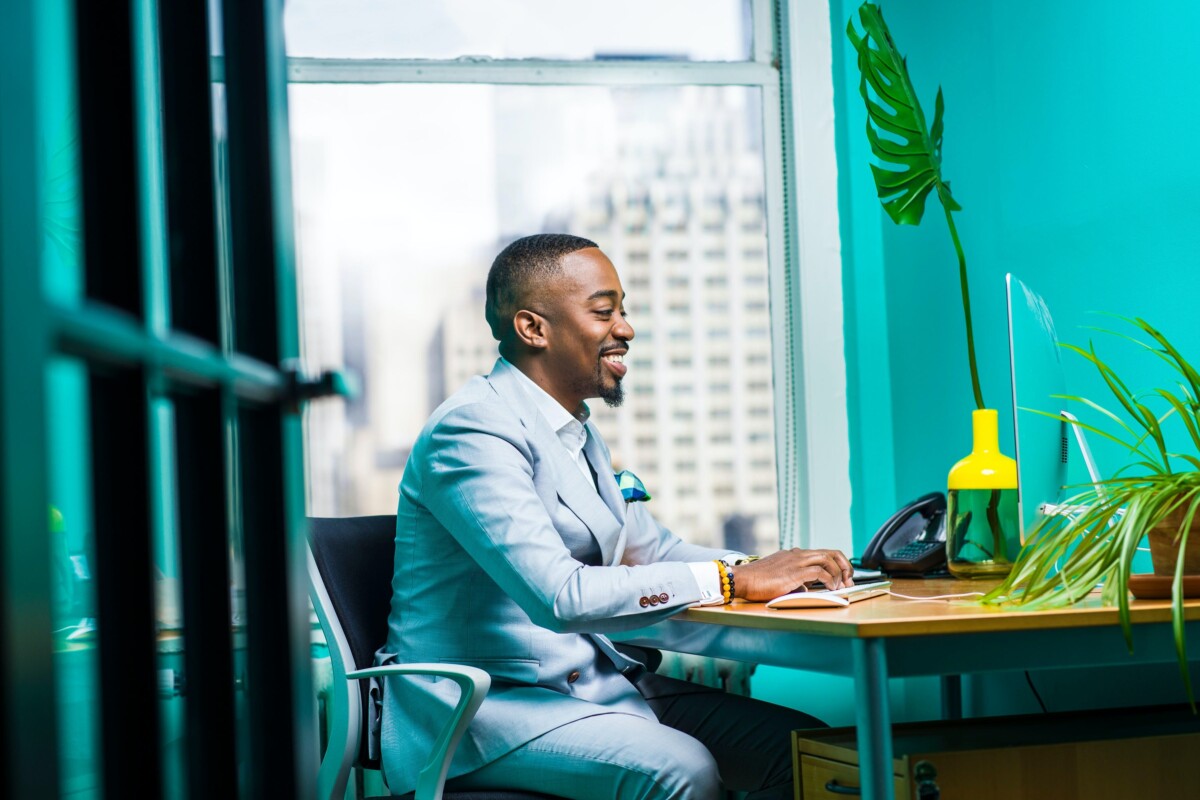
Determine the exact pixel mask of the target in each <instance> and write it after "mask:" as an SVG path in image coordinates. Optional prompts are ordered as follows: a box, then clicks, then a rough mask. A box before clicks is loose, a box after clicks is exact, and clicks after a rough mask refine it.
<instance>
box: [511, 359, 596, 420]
mask: <svg viewBox="0 0 1200 800" xmlns="http://www.w3.org/2000/svg"><path fill="white" fill-rule="evenodd" d="M500 360H501V361H503V362H504V363H505V364H508V366H510V367H512V369H513V372H514V373H516V375H517V379H518V380H519V381H520V382H521V385H522V386H524V387H525V390H526V392H528V394H529V399H530V400H532V401H533V404H534V406H535V407H536V408H537V410H538V412H539V413H540V414H541V415H542V416H543V417H545V418H546V422H548V423H550V428H551V430H553V431H555V432H556V433H557V432H558V431H560V430H562V429H563V428H565V427H567V426H568V425H570V424H571V423H572V422H577V423H579V424H580V425H586V424H587V421H588V418H589V417H590V416H591V415H592V412H591V409H589V408H588V406H587V403H581V404H580V408H581V410H580V413H579V414H578V415H575V414H572V413H571V412H570V411H567V410H566V409H565V408H563V406H562V403H560V402H558V401H557V400H555V399H554V398H553V397H551V396H550V394H549V392H547V391H546V390H545V389H543V388H542V387H540V386H538V385H537V384H536V383H534V382H533V380H532V379H531V378H530V377H529V376H528V375H526V374H525V373H524V372H521V370H519V369H517V368H516V367H513V365H512V362H510V361H508V360H507V359H505V358H504V357H503V356H501V358H500Z"/></svg>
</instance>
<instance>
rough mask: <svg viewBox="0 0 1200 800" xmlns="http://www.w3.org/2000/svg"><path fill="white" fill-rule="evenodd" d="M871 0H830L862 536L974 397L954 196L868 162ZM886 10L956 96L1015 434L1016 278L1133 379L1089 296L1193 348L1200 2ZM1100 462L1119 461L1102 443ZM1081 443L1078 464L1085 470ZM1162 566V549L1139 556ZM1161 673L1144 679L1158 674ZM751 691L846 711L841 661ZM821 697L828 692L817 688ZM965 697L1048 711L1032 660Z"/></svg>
mask: <svg viewBox="0 0 1200 800" xmlns="http://www.w3.org/2000/svg"><path fill="white" fill-rule="evenodd" d="M858 5H859V3H858V2H846V1H845V0H833V2H831V3H830V9H831V14H830V16H831V24H832V29H833V60H834V61H833V69H834V76H835V78H834V93H835V95H834V97H835V115H836V135H837V148H838V173H839V211H840V217H841V227H842V230H841V235H842V253H843V280H844V293H845V303H846V308H845V320H846V322H845V324H846V363H847V373H848V404H849V418H850V433H851V442H850V446H851V473H852V474H851V480H852V484H853V489H854V501H853V502H854V504H853V508H852V517H853V522H854V538H855V544H856V549H857V550H859V551H861V549H862V547H863V545H864V544H865V543H866V541H867V539H868V538H869V537H870V535H871V533H873V531H874V530H875V528H876V527H877V526H878V525H879V523H880V522H882V521H883V520H884V519H885V518H886V517H887V516H888V514H889V513H890V512H891V511H893V510H894V509H895V508H896V506H897V505H898V504H899V503H900V502H903V501H906V500H909V499H912V498H914V497H916V496H918V495H920V494H923V493H925V492H927V491H932V490H935V489H944V487H945V480H946V473H947V472H948V471H949V469H950V467H951V466H952V465H953V464H954V462H955V461H957V460H958V459H959V458H960V457H962V456H963V455H965V454H966V453H967V452H968V451H969V450H970V446H971V442H970V411H971V410H972V408H973V407H974V404H973V399H972V396H971V386H970V377H969V372H968V369H967V355H966V347H965V341H964V327H963V318H962V311H961V304H960V301H959V285H958V277H957V263H956V261H955V256H954V251H953V247H952V245H951V242H950V238H949V234H948V232H947V230H946V223H945V219H944V216H943V214H942V210H941V207H940V206H939V205H937V203H936V201H935V200H933V199H931V200H930V202H929V205H928V207H927V210H926V219H925V221H924V222H923V223H922V225H921V226H920V227H916V228H914V227H903V228H901V227H897V226H896V225H894V224H893V223H892V222H891V220H890V219H888V217H887V216H886V215H885V214H884V213H883V211H882V209H881V208H880V205H879V202H878V200H877V198H876V195H875V188H874V183H873V181H872V178H871V173H870V170H869V166H868V165H869V163H870V155H869V149H868V146H867V140H866V136H865V134H864V132H863V127H864V125H865V111H864V108H863V103H862V99H861V98H860V96H859V94H858V69H857V65H856V63H855V58H854V52H853V50H852V49H851V48H850V46H849V43H848V41H847V40H846V38H845V32H844V31H845V25H846V21H847V20H848V19H849V18H850V16H851V15H852V14H854V13H855V12H856V10H857V8H858ZM883 11H884V15H885V18H886V20H887V22H888V25H889V28H890V29H891V32H892V35H893V37H894V38H895V41H896V43H897V46H898V47H899V49H900V51H901V53H903V54H904V55H906V56H908V67H909V71H910V73H911V75H912V78H913V82H914V84H915V87H916V89H917V92H918V94H919V96H920V98H921V101H922V103H923V105H924V106H925V107H926V108H927V109H928V112H927V115H928V116H929V118H932V105H933V99H934V97H935V95H936V93H937V88H938V86H939V84H940V85H941V86H942V88H943V90H944V93H945V101H946V115H945V144H944V164H943V174H944V176H945V177H946V178H948V179H949V180H950V181H951V182H952V185H953V188H954V193H955V196H956V198H957V199H958V201H959V202H960V203H961V204H962V206H963V211H962V212H960V213H959V214H957V215H956V218H955V219H956V223H957V225H958V228H959V233H960V235H961V237H962V241H963V247H964V249H965V251H966V255H967V261H968V270H969V275H970V282H971V290H972V303H973V314H974V320H975V336H976V342H977V354H978V357H979V362H980V370H981V380H982V383H983V392H984V398H985V400H986V402H987V404H988V405H989V406H991V407H994V408H996V409H998V411H999V412H1000V418H1001V432H1002V435H1001V443H1002V446H1003V448H1004V449H1005V451H1006V452H1008V453H1009V454H1011V453H1012V451H1013V444H1012V438H1013V437H1012V411H1011V405H1010V404H1011V385H1010V381H1009V363H1008V340H1007V323H1006V305H1005V295H1004V276H1005V274H1006V273H1008V272H1012V273H1014V274H1016V275H1017V276H1018V277H1019V278H1021V279H1022V280H1023V281H1025V282H1026V283H1027V284H1029V285H1030V287H1031V288H1033V289H1034V290H1035V291H1037V292H1039V293H1040V294H1041V295H1042V296H1043V297H1044V298H1045V300H1046V302H1047V304H1048V305H1049V307H1050V309H1051V311H1052V312H1053V314H1054V317H1055V322H1056V326H1057V329H1058V335H1059V338H1060V339H1061V340H1063V341H1066V342H1071V343H1075V344H1086V342H1087V341H1088V339H1089V338H1095V341H1096V344H1097V347H1098V349H1100V352H1101V354H1102V355H1105V356H1106V357H1107V359H1108V360H1110V361H1111V362H1112V363H1113V365H1114V366H1115V367H1117V368H1118V370H1120V371H1121V373H1122V374H1123V375H1127V376H1129V377H1130V382H1131V385H1133V386H1135V387H1142V388H1146V387H1151V386H1153V385H1156V383H1161V379H1162V378H1163V376H1164V373H1163V372H1162V370H1161V369H1159V368H1157V365H1155V364H1153V363H1152V361H1151V360H1150V359H1148V358H1146V357H1145V356H1137V355H1135V354H1134V352H1133V351H1132V350H1131V349H1130V348H1129V347H1127V346H1124V345H1123V344H1122V343H1120V342H1118V341H1116V340H1113V339H1112V338H1111V337H1105V336H1103V335H1098V334H1094V333H1093V332H1091V331H1088V330H1085V328H1086V327H1088V326H1105V325H1111V324H1112V321H1111V320H1107V319H1105V318H1104V317H1102V316H1099V315H1098V314H1097V313H1096V312H1111V313H1118V314H1123V315H1129V316H1143V317H1145V318H1146V319H1148V320H1149V321H1150V322H1152V323H1153V324H1155V325H1157V326H1158V327H1159V328H1160V329H1162V330H1163V331H1164V332H1165V333H1166V334H1167V335H1168V336H1169V337H1170V338H1171V339H1172V341H1174V342H1175V343H1176V344H1177V345H1178V346H1179V347H1180V348H1181V349H1182V350H1183V351H1184V353H1185V354H1191V355H1192V357H1193V360H1194V361H1198V362H1200V324H1197V323H1196V322H1195V321H1194V319H1193V317H1194V315H1195V310H1196V308H1197V298H1200V291H1198V290H1200V270H1198V269H1197V268H1196V262H1197V258H1196V256H1195V253H1197V252H1200V224H1197V221H1198V220H1200V199H1197V194H1196V192H1195V191H1194V190H1193V189H1192V187H1193V186H1197V185H1200V159H1196V158H1193V157H1190V156H1189V155H1188V151H1187V149H1188V146H1189V143H1190V141H1189V140H1190V137H1189V134H1190V133H1191V132H1192V131H1194V130H1195V129H1196V128H1197V125H1196V123H1197V122H1200V105H1198V104H1197V103H1196V102H1195V101H1194V97H1195V95H1196V94H1197V92H1196V90H1195V88H1194V87H1193V86H1192V85H1191V84H1190V81H1189V77H1188V76H1189V75H1200V48H1197V47H1195V46H1194V45H1193V44H1192V37H1193V32H1194V31H1195V30H1196V26H1197V23H1200V7H1197V6H1194V5H1192V4H1186V3H1183V2H1167V3H1160V4H1156V5H1155V6H1154V8H1153V10H1150V9H1139V8H1136V7H1134V6H1133V5H1131V4H1127V3H1117V2H1112V1H1111V0H1101V1H1099V2H1093V3H1090V4H1088V5H1087V6H1086V7H1081V6H1079V5H1077V4H1067V3H1050V4H1047V3H1035V2H1032V1H1031V0H1011V1H1009V2H998V1H991V0H989V1H985V0H980V1H979V2H972V3H962V2H952V1H951V0H897V1H896V2H890V3H884V4H883ZM1064 364H1065V367H1066V376H1067V384H1068V390H1069V391H1070V392H1071V393H1074V394H1080V395H1083V396H1087V397H1092V398H1095V399H1098V400H1103V399H1104V398H1105V389H1104V388H1103V386H1102V384H1100V383H1099V381H1098V380H1097V379H1096V378H1095V377H1094V375H1093V373H1092V372H1091V371H1090V370H1089V369H1088V368H1087V367H1086V366H1085V365H1084V363H1083V362H1082V360H1081V359H1078V358H1075V357H1073V356H1070V355H1068V354H1064ZM1091 444H1092V447H1093V448H1094V449H1095V450H1096V456H1097V459H1098V460H1099V461H1100V466H1101V469H1102V471H1110V472H1111V471H1112V470H1114V469H1115V468H1116V467H1117V466H1119V465H1120V464H1122V463H1123V458H1122V453H1121V452H1120V451H1119V450H1118V449H1117V448H1116V447H1115V446H1109V445H1107V444H1105V443H1103V442H1100V441H1097V440H1096V439H1095V438H1094V437H1093V440H1092V442H1091ZM1077 455H1078V454H1077V452H1075V453H1073V458H1075V464H1076V466H1075V467H1073V469H1072V480H1083V479H1084V475H1083V473H1082V467H1081V466H1080V465H1079V460H1078V458H1077ZM1147 568H1148V567H1147ZM1147 678H1149V680H1147ZM1032 680H1033V681H1034V682H1035V684H1036V685H1037V686H1038V688H1039V690H1040V691H1041V694H1042V696H1043V698H1044V699H1045V701H1046V704H1047V706H1048V707H1049V708H1050V710H1052V711H1054V710H1062V709H1067V708H1083V707H1088V706H1091V705H1095V704H1096V703H1097V702H1098V700H1100V699H1102V700H1103V701H1104V704H1106V705H1123V704H1130V703H1139V702H1140V703H1165V702H1178V701H1180V700H1182V699H1183V695H1182V687H1181V683H1180V681H1179V678H1178V672H1177V668H1176V667H1175V666H1174V665H1163V666H1161V667H1156V668H1154V669H1153V670H1146V669H1144V668H1143V669H1142V670H1140V671H1138V674H1137V676H1136V677H1135V676H1134V675H1133V674H1132V672H1131V670H1128V669H1126V670H1122V669H1109V670H1093V671H1090V672H1088V673H1087V674H1086V675H1081V674H1080V673H1078V672H1077V671H1071V672H1066V673H1064V672H1043V673H1034V674H1033V676H1032ZM1195 680H1196V678H1195V677H1194V678H1193V681H1195ZM753 688H754V694H755V695H756V696H758V697H762V698H764V699H768V700H774V701H776V702H781V703H784V704H787V705H793V706H795V707H798V708H802V709H805V710H809V711H810V712H811V713H814V714H817V716H820V717H822V718H824V719H826V720H827V721H829V722H831V723H833V724H850V723H851V722H852V719H853V683H852V681H850V680H848V679H835V678H828V677H825V676H819V675H811V674H807V673H799V672H794V671H791V670H780V669H772V668H763V667H760V668H759V671H758V672H757V673H756V675H755V677H754V684H753ZM891 691H892V710H893V718H894V719H895V720H896V721H903V720H907V719H923V718H933V717H936V716H937V714H938V706H937V703H938V690H937V685H936V681H931V680H908V681H893V686H892V687H891ZM814 704H815V705H814ZM965 710H966V711H967V713H968V714H1003V713H1024V712H1030V711H1036V710H1037V706H1036V704H1035V701H1034V699H1033V696H1032V693H1031V692H1030V691H1029V688H1028V685H1027V684H1026V681H1025V676H1024V675H1022V674H1020V673H1005V674H996V675H985V676H977V677H975V678H973V679H970V680H968V681H967V682H966V684H965Z"/></svg>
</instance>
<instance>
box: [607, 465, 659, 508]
mask: <svg viewBox="0 0 1200 800" xmlns="http://www.w3.org/2000/svg"><path fill="white" fill-rule="evenodd" d="M613 477H614V478H616V479H617V486H618V487H619V488H620V490H621V497H624V498H625V502H626V503H638V502H643V501H646V500H649V499H650V493H649V492H647V491H646V484H644V483H642V479H641V478H639V477H638V476H637V475H634V474H633V473H632V472H630V471H629V470H627V469H623V470H621V471H620V472H618V473H617V474H616V475H614V476H613Z"/></svg>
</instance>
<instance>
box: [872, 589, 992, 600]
mask: <svg viewBox="0 0 1200 800" xmlns="http://www.w3.org/2000/svg"><path fill="white" fill-rule="evenodd" d="M888 594H890V595H891V596H892V597H899V598H900V599H902V600H950V599H952V598H955V597H974V596H976V595H978V596H979V597H983V596H984V595H985V594H987V592H963V593H962V594H936V595H932V596H930V597H913V596H911V595H907V594H900V593H899V592H893V591H890V590H889V591H888Z"/></svg>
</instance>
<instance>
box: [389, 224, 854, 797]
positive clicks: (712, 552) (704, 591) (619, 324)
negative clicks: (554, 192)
mask: <svg viewBox="0 0 1200 800" xmlns="http://www.w3.org/2000/svg"><path fill="white" fill-rule="evenodd" d="M485 313H486V317H487V320H488V323H489V324H490V325H491V328H492V334H493V335H494V336H495V337H496V339H497V340H498V341H499V343H500V348H499V349H500V354H501V358H500V359H499V360H498V361H497V362H496V366H495V368H494V369H493V370H492V372H491V374H490V375H488V376H486V377H478V378H474V379H473V380H472V381H471V382H469V383H468V384H467V385H466V387H464V388H463V389H462V390H460V391H459V392H458V393H456V394H455V395H453V396H452V397H451V398H450V399H448V400H447V401H446V402H445V403H443V404H442V405H441V406H440V407H439V408H438V409H437V410H436V411H435V412H434V413H433V416H432V417H431V418H430V420H429V422H428V423H427V424H426V426H425V428H424V430H423V431H422V432H421V435H420V436H419V437H418V439H417V441H416V444H415V445H414V447H413V450H412V454H411V455H410V457H409V460H408V465H407V467H406V469H405V472H404V479H403V480H402V482H401V484H400V503H399V509H398V514H397V522H396V574H395V578H394V580H393V583H392V588H393V598H392V613H391V618H390V622H389V627H390V630H389V634H388V641H387V644H386V645H385V647H384V649H383V650H382V651H381V652H380V655H379V663H388V662H389V661H393V660H398V661H426V662H429V661H433V662H438V661H444V662H455V663H462V664H470V665H474V666H477V667H480V668H482V669H484V670H486V671H487V672H488V673H490V674H491V676H492V681H493V683H492V690H491V692H490V694H489V695H488V697H487V699H486V700H485V701H484V703H483V705H482V706H481V708H480V710H479V713H478V715H477V716H476V717H475V719H474V721H473V722H472V723H471V726H470V728H469V729H468V730H467V733H466V735H465V736H464V738H463V740H462V742H461V744H460V745H459V748H458V750H457V752H456V754H455V757H454V761H453V763H452V765H451V768H450V772H449V776H450V781H449V784H448V785H449V786H451V787H453V788H455V789H469V788H488V787H490V788H497V787H499V788H508V789H530V790H534V791H541V792H547V793H551V794H556V795H559V796H562V797H567V798H579V799H580V800H585V799H586V798H675V799H676V800H679V799H680V798H685V799H690V798H697V799H703V800H711V798H714V797H717V796H718V795H719V792H720V789H721V787H722V786H724V787H726V788H729V789H735V790H739V791H749V792H751V794H750V797H755V798H775V797H779V798H784V797H791V796H792V785H791V757H790V753H789V746H790V743H789V736H788V732H789V731H791V730H792V729H795V728H803V727H812V726H814V725H820V724H821V723H819V722H817V721H816V720H814V719H813V718H812V717H808V716H807V715H804V714H800V713H798V712H795V711H791V710H789V709H784V708H780V707H778V706H772V705H770V704H767V703H762V702H759V701H755V700H751V699H749V698H746V697H741V696H737V695H729V694H725V693H722V692H717V691H714V690H710V689H705V688H703V687H698V686H695V685H694V684H687V683H684V682H682V681H674V680H672V679H668V678H665V677H662V676H659V675H655V674H653V673H648V672H646V671H645V669H644V668H643V666H642V665H641V664H640V663H638V662H637V661H634V660H633V659H631V658H629V657H628V656H626V655H624V654H623V653H622V652H620V651H618V650H617V649H616V648H614V646H613V645H612V643H611V642H610V641H609V640H608V639H607V638H606V637H605V636H604V635H603V634H605V633H609V632H614V631H621V630H630V629H634V628H638V627H642V626H645V625H648V624H650V623H653V622H656V621H658V620H660V619H663V618H665V617H668V616H670V615H672V614H674V613H676V612H678V611H680V610H682V609H685V608H687V607H689V606H694V605H698V604H718V603H722V602H727V599H728V598H727V595H728V593H729V588H728V587H727V586H725V587H723V578H725V579H731V580H729V583H731V584H732V593H733V594H734V595H736V596H737V597H741V598H746V599H750V600H765V599H769V598H771V597H775V596H778V595H780V594H784V593H786V592H788V591H791V590H793V589H795V588H796V587H797V586H799V585H801V584H806V583H811V582H815V581H822V582H823V583H825V584H826V585H827V586H830V587H837V586H841V585H846V584H849V583H850V582H851V575H852V569H851V567H850V564H849V563H848V561H847V560H846V558H845V556H843V555H842V554H841V553H839V552H836V551H828V550H790V551H781V552H778V553H774V554H772V555H770V556H767V557H765V558H762V559H759V560H753V561H748V562H747V561H745V559H744V558H741V554H737V553H728V552H727V551H724V550H716V549H712V548H706V547H699V546H696V545H691V544H687V543H685V542H683V541H681V540H680V539H678V538H677V537H675V536H674V535H673V534H671V533H670V532H669V531H667V530H666V529H665V528H663V527H662V526H660V525H659V524H658V523H657V522H655V520H654V519H653V518H652V517H651V516H650V514H649V512H648V511H647V510H646V508H645V506H646V504H645V503H626V502H624V501H623V499H622V495H621V491H620V489H619V488H618V486H617V483H616V482H615V480H614V478H613V473H612V465H611V460H610V458H609V453H608V449H607V448H606V447H605V446H604V443H603V441H602V440H601V438H600V435H599V433H598V432H597V431H596V430H595V428H594V427H593V426H592V425H591V423H589V422H588V421H587V419H588V408H587V405H586V404H585V402H584V401H585V400H586V399H587V398H592V397H601V398H603V399H604V400H605V401H606V402H608V403H609V404H610V405H616V404H619V403H620V402H621V399H622V387H621V379H622V378H623V377H624V376H625V374H626V370H627V367H626V366H625V364H624V356H625V354H626V353H627V352H628V350H629V347H630V342H631V341H632V340H633V338H634V331H633V328H632V327H631V326H630V324H629V322H628V321H627V320H626V318H625V311H624V292H623V290H622V288H621V283H620V281H619V279H618V277H617V272H616V270H615V269H614V267H613V265H612V262H610V261H609V260H608V258H607V257H606V256H605V255H604V254H603V253H602V252H600V250H599V249H598V248H597V246H596V245H595V243H593V242H590V241H588V240H586V239H581V238H578V237H574V236H566V235H559V234H545V235H538V236H530V237H526V238H524V239H519V240H518V241H516V242H513V243H512V244H511V245H509V246H508V247H507V248H505V249H504V251H503V252H501V253H500V255H499V256H497V257H496V260H495V262H494V263H493V265H492V268H491V271H490V272H489V274H488V282H487V300H486V310H485ZM721 559H726V560H728V562H729V563H732V564H734V566H727V564H726V563H725V561H721ZM719 561H720V563H718V562H719ZM738 561H741V562H742V563H737V562H738ZM457 695H458V690H457V687H456V686H455V685H454V684H453V683H452V682H450V681H446V680H438V679H435V678H429V677H411V676H404V677H392V678H390V679H389V680H388V681H387V683H386V684H385V687H384V697H383V729H382V740H381V746H382V750H381V753H382V758H383V767H384V774H385V776H386V778H387V780H388V784H389V786H390V788H391V789H392V791H393V792H397V793H401V792H405V791H408V790H410V789H412V788H413V787H414V785H415V783H416V776H417V770H418V769H419V767H420V762H421V759H422V758H423V757H424V755H425V754H427V753H428V752H429V751H430V748H431V746H432V743H433V740H434V738H435V736H436V734H437V731H438V730H439V728H440V726H441V725H442V724H444V722H445V720H446V719H447V718H448V716H449V712H450V709H451V708H453V705H454V702H455V699H456V698H457Z"/></svg>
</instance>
